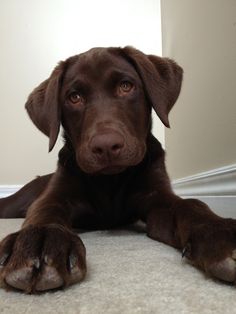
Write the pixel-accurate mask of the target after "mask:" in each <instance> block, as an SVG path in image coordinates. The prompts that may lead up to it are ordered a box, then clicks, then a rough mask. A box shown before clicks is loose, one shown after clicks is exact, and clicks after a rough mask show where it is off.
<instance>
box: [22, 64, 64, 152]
mask: <svg viewBox="0 0 236 314" xmlns="http://www.w3.org/2000/svg"><path fill="white" fill-rule="evenodd" d="M64 69H65V62H64V61H62V62H60V63H59V64H58V65H57V67H56V68H55V69H54V70H53V72H52V74H51V75H50V77H49V78H48V79H47V80H46V81H44V82H42V83H41V84H40V85H39V86H38V87H36V88H35V89H34V90H33V92H32V93H31V94H30V95H29V98H28V100H27V102H26V104H25V108H26V110H27V112H28V114H29V116H30V118H31V120H32V121H33V123H34V124H35V125H36V126H37V128H38V129H39V130H40V131H42V132H43V133H44V134H45V135H47V136H48V137H49V152H50V151H51V150H52V149H53V147H54V145H55V144H56V141H57V137H58V134H59V130H60V120H61V109H60V105H59V91H60V86H61V81H62V75H63V73H64Z"/></svg>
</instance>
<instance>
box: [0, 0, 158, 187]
mask: <svg viewBox="0 0 236 314" xmlns="http://www.w3.org/2000/svg"><path fill="white" fill-rule="evenodd" d="M0 40H1V49H0V64H1V71H0V99H1V101H0V147H1V154H0V184H22V183H25V182H27V181H28V180H31V179H32V178H34V177H35V175H39V174H45V173H49V172H52V171H54V170H55V168H56V160H57V152H58V149H59V148H60V147H61V142H60V141H59V142H58V144H57V147H56V149H55V150H54V151H53V152H52V153H50V154H49V155H48V153H47V150H48V139H47V138H46V137H45V136H44V135H43V134H41V133H40V132H39V131H38V130H37V129H36V128H35V127H34V126H33V124H32V122H31V121H30V120H29V118H28V116H27V114H26V112H25V110H24V103H25V101H26V98H27V96H28V94H29V93H30V92H31V90H32V89H33V88H34V87H36V86H37V85H38V84H39V83H40V82H41V81H43V80H44V79H46V78H47V77H48V76H49V75H50V72H51V70H52V69H53V67H54V66H55V65H56V64H57V62H58V61H59V60H63V59H65V58H67V57H69V56H71V55H74V54H77V53H80V52H83V51H86V50H88V49H89V48H91V47H94V46H125V45H132V46H135V47H136V48H138V49H140V50H143V51H144V52H146V53H153V54H158V55H161V21H160V3H159V1H158V0H145V1H142V0H125V1H110V0H100V1H93V0H86V1H84V0H60V1H58V0H50V1H48V0H40V1H36V0H21V1H18V0H8V1H1V3H0ZM155 133H156V134H157V135H158V136H159V138H160V139H161V140H163V138H164V132H163V127H162V126H160V123H158V119H156V120H155Z"/></svg>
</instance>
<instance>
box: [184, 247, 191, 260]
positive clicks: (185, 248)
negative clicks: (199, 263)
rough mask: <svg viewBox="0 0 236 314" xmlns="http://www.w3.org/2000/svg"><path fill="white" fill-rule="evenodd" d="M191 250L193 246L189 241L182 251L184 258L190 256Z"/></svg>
mask: <svg viewBox="0 0 236 314" xmlns="http://www.w3.org/2000/svg"><path fill="white" fill-rule="evenodd" d="M190 252H191V246H190V244H189V243H187V244H186V246H185V247H184V248H183V251H182V258H184V257H185V256H186V257H189V256H190Z"/></svg>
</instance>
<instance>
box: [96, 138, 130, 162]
mask: <svg viewBox="0 0 236 314" xmlns="http://www.w3.org/2000/svg"><path fill="white" fill-rule="evenodd" d="M123 147H124V138H123V136H121V135H120V134H119V133H116V132H113V133H109V134H100V135H95V136H94V137H93V138H92V140H91V142H90V149H91V151H92V153H93V154H95V155H96V157H97V158H99V159H101V160H104V161H105V160H107V159H109V160H110V159H112V158H117V157H119V155H120V152H121V150H122V148H123Z"/></svg>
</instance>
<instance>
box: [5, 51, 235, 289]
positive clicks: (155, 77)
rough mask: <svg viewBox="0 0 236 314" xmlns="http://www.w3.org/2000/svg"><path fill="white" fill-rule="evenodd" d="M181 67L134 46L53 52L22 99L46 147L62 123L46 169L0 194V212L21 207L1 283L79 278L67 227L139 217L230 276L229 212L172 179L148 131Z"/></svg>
mask: <svg viewBox="0 0 236 314" xmlns="http://www.w3.org/2000/svg"><path fill="white" fill-rule="evenodd" d="M182 73H183V71H182V69H181V67H180V66H179V65H177V64H176V63H175V62H174V61H173V60H170V59H167V58H161V57H157V56H153V55H146V54H144V53H142V52H140V51H138V50H136V49H134V48H132V47H125V48H123V49H121V48H94V49H91V50H90V51H88V52H86V53H83V54H80V55H76V56H73V57H71V58H69V59H67V60H66V61H63V62H60V63H59V64H58V66H57V67H56V68H55V70H54V71H53V72H52V74H51V76H50V77H49V78H48V79H47V80H46V81H44V82H43V83H41V84H40V85H39V87H37V88H36V89H35V90H34V91H33V92H32V93H31V95H30V96H29V99H28V101H27V103H26V109H27V111H28V114H29V116H30V118H31V119H32V121H33V122H34V124H35V125H36V126H37V127H38V128H39V129H40V130H41V131H42V132H43V133H44V134H45V135H47V136H48V137H49V150H52V149H53V147H54V145H55V143H56V140H57V137H58V133H59V129H60V126H62V127H63V129H64V138H65V144H64V147H63V148H62V149H61V151H60V153H59V159H58V168H57V171H56V172H55V173H54V174H49V175H47V176H42V177H38V178H36V179H35V180H33V181H32V182H30V183H28V184H27V185H26V186H25V187H23V188H22V189H21V190H20V191H19V192H17V193H16V194H15V195H13V196H10V197H8V198H5V199H2V200H0V217H2V218H12V217H25V216H26V219H25V222H24V224H23V226H22V229H21V230H20V231H18V232H16V233H14V234H10V235H8V236H7V237H6V238H5V239H3V240H2V242H1V243H0V265H1V269H0V274H1V279H2V281H3V282H4V284H5V285H6V286H8V287H14V288H17V289H20V290H23V291H26V292H37V291H46V290H50V289H55V288H59V287H63V286H66V285H69V284H73V283H76V282H78V281H80V280H82V279H83V278H84V277H85V274H86V258H85V255H86V254H85V247H84V245H83V243H82V241H81V240H80V238H79V237H78V236H77V234H76V233H75V232H74V231H73V228H86V229H90V230H91V229H108V228H115V227H120V226H124V225H127V224H131V223H134V222H136V221H138V220H142V221H143V222H145V223H146V228H147V235H148V236H149V237H151V238H153V239H154V240H158V241H161V242H164V243H166V244H168V245H171V246H173V247H175V248H178V249H180V250H183V255H185V256H186V257H187V258H188V259H189V260H190V261H192V263H193V264H195V265H196V266H197V267H200V268H201V269H203V270H204V271H206V272H207V273H209V274H211V275H212V276H215V277H216V278H219V279H222V280H225V281H229V282H234V281H235V276H236V266H235V262H234V258H235V254H234V252H233V250H234V248H235V240H236V238H235V231H236V228H235V227H236V224H235V221H234V220H231V219H223V218H220V217H218V216H217V215H215V214H214V213H213V212H212V211H211V210H210V209H209V208H208V206H207V205H206V204H204V203H202V202H200V201H198V200H195V199H188V200H183V199H181V198H180V197H178V196H176V195H175V194H174V193H173V191H172V188H171V185H170V180H169V178H168V175H167V173H166V169H165V160H164V159H165V154H164V151H163V149H162V147H161V145H160V143H159V142H158V140H157V139H156V138H155V137H154V136H153V135H152V133H151V108H153V109H154V110H155V112H156V113H157V115H158V116H159V118H160V119H161V121H162V122H163V123H164V125H165V126H167V127H168V126H169V119H168V114H169V112H170V110H171V108H172V107H173V105H174V103H175V101H176V99H177V98H178V95H179V92H180V88H181V83H182Z"/></svg>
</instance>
